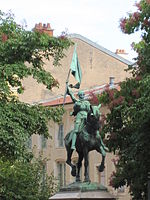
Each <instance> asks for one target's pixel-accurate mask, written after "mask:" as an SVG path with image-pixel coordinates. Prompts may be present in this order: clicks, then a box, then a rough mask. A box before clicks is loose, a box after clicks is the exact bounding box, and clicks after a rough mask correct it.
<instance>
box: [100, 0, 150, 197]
mask: <svg viewBox="0 0 150 200" xmlns="http://www.w3.org/2000/svg"><path fill="white" fill-rule="evenodd" d="M136 6H137V11H136V12H134V13H130V14H129V15H128V18H125V19H121V25H120V26H121V29H122V30H123V32H125V33H128V34H131V33H134V32H135V31H138V30H139V31H140V32H141V38H142V40H141V41H140V42H139V43H137V44H135V43H134V44H133V47H134V49H135V50H136V51H137V53H138V57H137V58H136V61H137V63H136V64H137V66H129V70H131V72H132V74H133V76H132V78H128V79H126V81H124V82H122V83H121V84H120V90H118V91H117V90H115V89H113V90H109V89H107V90H106V91H105V92H104V93H103V94H102V96H100V97H99V101H100V103H104V104H105V105H107V106H108V108H109V109H110V112H109V113H108V114H107V117H106V121H105V124H104V126H103V130H102V132H103V133H105V134H106V133H107V134H109V135H108V140H107V146H108V147H109V149H110V151H113V152H114V153H115V154H116V155H117V156H118V159H117V161H115V166H116V171H115V172H114V173H113V175H112V177H111V184H112V186H113V187H114V188H118V187H121V186H123V185H127V186H129V189H130V193H131V195H132V197H133V199H135V200H137V199H143V200H146V199H148V197H147V193H148V192H147V184H148V172H149V170H150V159H149V158H150V144H149V141H150V3H148V1H146V0H141V1H140V2H139V3H137V4H136Z"/></svg>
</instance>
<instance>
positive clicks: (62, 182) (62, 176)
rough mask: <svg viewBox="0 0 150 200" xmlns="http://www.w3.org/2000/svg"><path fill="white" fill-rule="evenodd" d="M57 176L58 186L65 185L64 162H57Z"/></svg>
mask: <svg viewBox="0 0 150 200" xmlns="http://www.w3.org/2000/svg"><path fill="white" fill-rule="evenodd" d="M57 177H58V181H59V186H60V187H62V186H65V185H66V164H65V163H61V162H57Z"/></svg>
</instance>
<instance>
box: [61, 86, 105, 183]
mask: <svg viewBox="0 0 150 200" xmlns="http://www.w3.org/2000/svg"><path fill="white" fill-rule="evenodd" d="M67 93H68V94H69V95H70V96H71V98H72V101H73V102H74V111H73V113H72V115H74V116H76V118H75V126H74V130H72V131H71V132H69V133H68V134H67V135H66V137H65V147H66V150H67V161H66V163H67V164H68V165H70V166H71V168H72V171H71V174H72V176H76V181H80V168H81V166H82V160H83V158H84V161H85V162H84V166H85V173H84V175H85V181H87V182H88V181H90V179H89V174H88V162H89V161H88V153H89V151H92V150H96V151H97V152H99V153H101V154H102V162H101V164H100V165H99V167H98V170H99V171H103V170H104V162H105V156H106V150H107V148H106V147H105V145H104V144H103V141H102V139H101V136H100V134H99V128H100V122H99V118H100V106H101V105H99V106H91V105H90V102H89V101H87V100H85V98H84V92H83V91H79V92H78V97H79V99H76V98H75V97H74V95H73V93H72V91H71V88H70V87H68V88H67ZM74 149H76V151H77V153H78V155H79V157H78V163H77V173H76V166H75V165H73V164H72V163H71V156H72V153H73V150H74Z"/></svg>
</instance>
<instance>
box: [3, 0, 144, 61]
mask: <svg viewBox="0 0 150 200" xmlns="http://www.w3.org/2000/svg"><path fill="white" fill-rule="evenodd" d="M135 2H136V0H39V1H38V0H0V9H1V10H2V11H4V12H8V11H9V10H11V11H12V13H13V14H14V15H15V20H16V22H17V23H19V24H22V25H25V24H26V25H27V29H28V30H32V28H34V26H35V24H37V23H39V22H42V23H45V24H47V23H50V25H51V28H52V29H54V36H59V35H60V34H61V33H62V32H63V31H65V32H67V33H68V34H72V33H77V34H80V35H82V36H84V37H86V38H88V39H89V40H91V41H93V42H95V43H97V44H99V45H101V46H103V47H104V48H106V49H108V50H110V51H112V52H115V51H116V49H125V51H126V52H127V53H128V59H129V60H130V61H132V58H134V57H136V54H135V52H134V51H133V50H132V47H131V44H132V42H138V41H139V39H140V34H132V35H127V34H124V33H122V32H121V30H120V28H119V21H120V19H121V18H122V17H125V16H127V13H129V12H133V11H135V10H136V7H135V6H134V5H135Z"/></svg>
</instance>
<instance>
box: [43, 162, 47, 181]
mask: <svg viewBox="0 0 150 200" xmlns="http://www.w3.org/2000/svg"><path fill="white" fill-rule="evenodd" d="M46 171H47V165H46V163H45V164H43V166H42V184H43V185H45V180H46Z"/></svg>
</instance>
